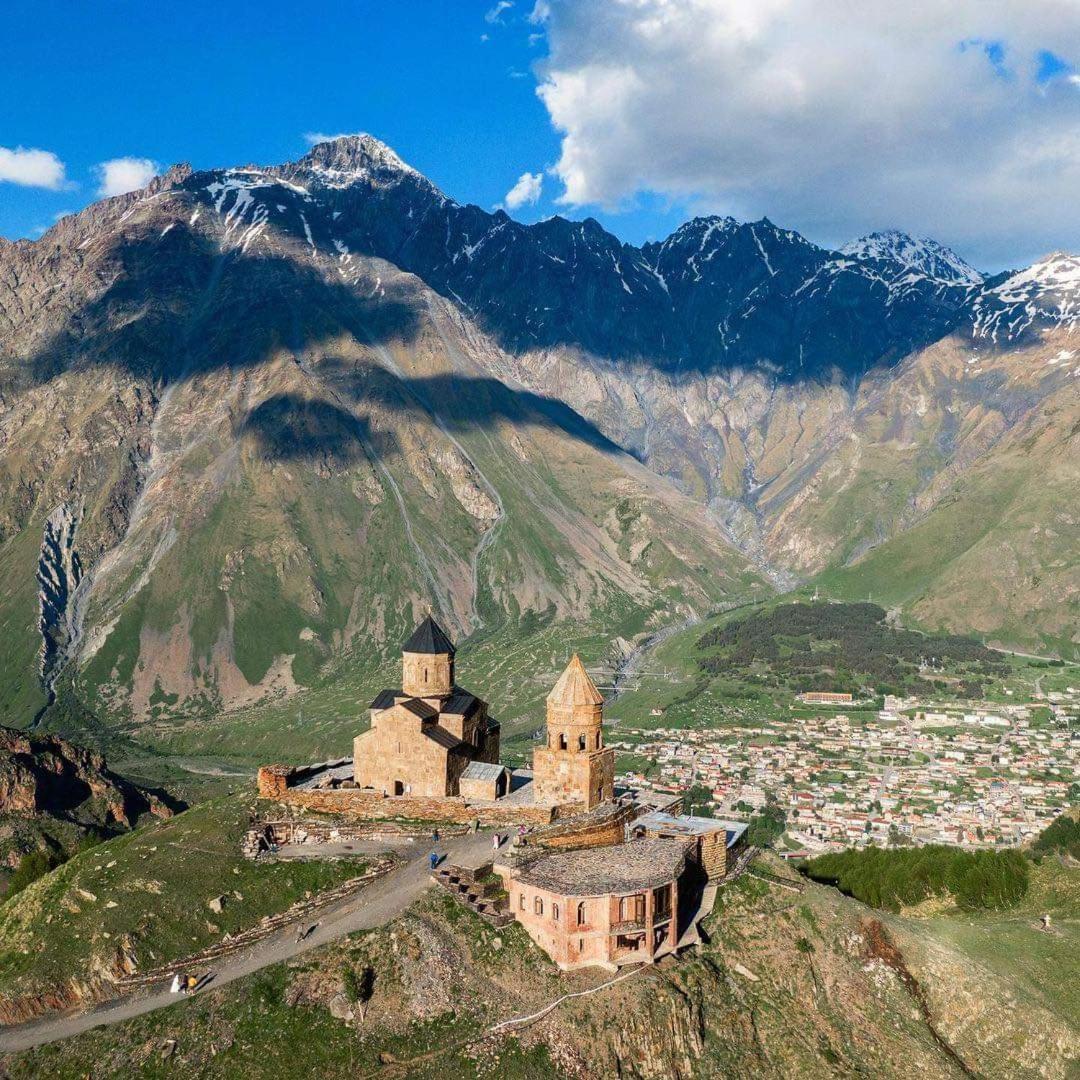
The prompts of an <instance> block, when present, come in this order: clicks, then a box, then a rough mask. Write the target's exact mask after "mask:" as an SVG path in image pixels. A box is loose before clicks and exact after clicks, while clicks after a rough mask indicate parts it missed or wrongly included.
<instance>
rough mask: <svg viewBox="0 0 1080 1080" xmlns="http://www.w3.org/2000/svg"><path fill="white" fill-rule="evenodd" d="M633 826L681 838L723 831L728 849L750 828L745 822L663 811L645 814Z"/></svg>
mask: <svg viewBox="0 0 1080 1080" xmlns="http://www.w3.org/2000/svg"><path fill="white" fill-rule="evenodd" d="M633 825H634V827H635V828H637V827H639V826H644V827H645V828H646V829H654V830H660V829H663V830H664V831H666V832H673V833H678V834H679V835H680V836H705V835H707V834H708V833H714V832H720V831H721V830H723V831H724V832H725V833H726V834H727V836H726V837H725V844H726V846H727V847H731V845H732V844H734V843H735V841H736V840H738V839H739V837H740V836H742V834H743V833H744V832H746V830H747V828H748V826H747V824H746V822H744V821H724V820H722V819H720V818H707V817H691V816H690V815H689V814H665V813H664V812H663V811H657V812H655V813H652V814H643V815H642V816H641V817H639V818H638V819H637V820H636V821H635V822H634V823H633Z"/></svg>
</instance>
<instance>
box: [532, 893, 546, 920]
mask: <svg viewBox="0 0 1080 1080" xmlns="http://www.w3.org/2000/svg"><path fill="white" fill-rule="evenodd" d="M533 911H534V912H535V914H537V915H543V914H544V901H543V900H541V899H540V897H539V896H538V897H537V898H536V899H535V900H534V901H533Z"/></svg>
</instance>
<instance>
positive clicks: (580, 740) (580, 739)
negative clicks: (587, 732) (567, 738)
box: [577, 735, 585, 750]
mask: <svg viewBox="0 0 1080 1080" xmlns="http://www.w3.org/2000/svg"><path fill="white" fill-rule="evenodd" d="M577 748H578V749H579V750H584V749H585V736H584V735H579V736H578V737H577Z"/></svg>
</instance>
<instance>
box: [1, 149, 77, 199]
mask: <svg viewBox="0 0 1080 1080" xmlns="http://www.w3.org/2000/svg"><path fill="white" fill-rule="evenodd" d="M5 180H6V181H7V182H8V183H10V184H19V185H20V186H21V187H39V188H48V189H49V190H50V191H61V190H63V189H64V188H65V187H67V186H68V185H67V180H66V179H65V176H64V163H63V162H62V161H61V160H60V159H59V158H58V157H57V156H56V155H55V154H54V153H53V152H52V151H51V150H28V149H26V148H25V147H22V146H16V147H15V149H14V150H9V149H8V148H7V147H6V146H0V182H2V181H5Z"/></svg>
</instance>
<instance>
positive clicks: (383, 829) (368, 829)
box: [261, 818, 469, 845]
mask: <svg viewBox="0 0 1080 1080" xmlns="http://www.w3.org/2000/svg"><path fill="white" fill-rule="evenodd" d="M261 831H262V832H263V834H264V835H266V836H267V837H268V838H269V839H270V840H272V841H273V842H274V843H275V844H289V843H296V844H313V845H317V844H323V843H329V842H334V841H339V840H345V841H349V840H361V841H363V840H393V839H401V840H406V839H408V840H424V841H426V840H428V839H429V838H430V836H431V830H430V829H428V828H426V827H423V826H419V825H417V826H408V825H400V824H398V823H396V822H393V821H386V822H375V821H367V822H365V821H349V822H345V821H342V822H325V821H312V820H310V819H308V818H294V819H289V820H287V821H268V822H265V823H264V824H263V826H262V829H261ZM468 831H469V828H468V826H467V825H464V824H462V825H455V824H451V825H450V827H449V828H445V829H443V830H442V835H443V836H464V835H465V834H466V833H467V832H468ZM298 834H299V836H302V837H303V839H297V836H298Z"/></svg>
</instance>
